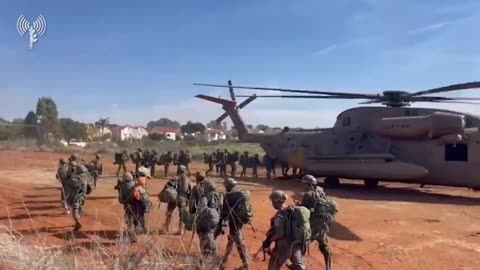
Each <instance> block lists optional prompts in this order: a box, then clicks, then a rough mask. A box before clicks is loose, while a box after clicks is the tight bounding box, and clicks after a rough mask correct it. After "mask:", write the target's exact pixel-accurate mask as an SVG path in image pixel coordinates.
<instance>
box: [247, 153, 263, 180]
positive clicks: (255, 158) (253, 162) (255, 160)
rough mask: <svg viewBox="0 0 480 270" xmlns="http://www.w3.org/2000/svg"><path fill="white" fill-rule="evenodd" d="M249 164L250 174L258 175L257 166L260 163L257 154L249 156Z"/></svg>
mask: <svg viewBox="0 0 480 270" xmlns="http://www.w3.org/2000/svg"><path fill="white" fill-rule="evenodd" d="M249 163H250V166H252V176H253V177H255V178H257V177H258V166H260V165H261V162H260V159H259V158H258V154H255V156H253V157H251V158H250V161H249Z"/></svg>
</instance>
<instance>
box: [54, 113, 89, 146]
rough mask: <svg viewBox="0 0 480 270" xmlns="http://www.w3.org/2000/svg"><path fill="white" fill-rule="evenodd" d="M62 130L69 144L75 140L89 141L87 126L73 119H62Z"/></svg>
mask: <svg viewBox="0 0 480 270" xmlns="http://www.w3.org/2000/svg"><path fill="white" fill-rule="evenodd" d="M60 130H61V133H62V135H63V137H64V138H65V140H67V141H68V142H70V141H72V140H73V139H77V140H86V139H87V137H88V136H87V125H85V124H83V123H80V122H77V121H74V120H72V119H71V118H61V119H60Z"/></svg>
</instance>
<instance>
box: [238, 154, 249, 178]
mask: <svg viewBox="0 0 480 270" xmlns="http://www.w3.org/2000/svg"><path fill="white" fill-rule="evenodd" d="M248 161H249V157H248V152H244V153H243V155H241V156H240V162H239V164H240V166H242V172H241V173H240V177H246V176H247V168H248Z"/></svg>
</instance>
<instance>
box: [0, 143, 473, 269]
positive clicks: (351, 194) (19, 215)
mask: <svg viewBox="0 0 480 270" xmlns="http://www.w3.org/2000/svg"><path fill="white" fill-rule="evenodd" d="M61 157H66V155H65V154H58V153H40V152H15V151H0V202H1V208H0V225H4V226H6V227H8V228H11V229H13V230H16V231H19V232H21V233H22V234H23V235H24V237H25V239H26V240H27V241H29V242H30V243H35V244H36V245H40V244H41V245H47V246H63V245H65V244H66V243H67V242H68V243H69V244H72V243H77V244H79V245H81V246H83V247H88V246H89V241H93V240H92V239H95V241H96V242H98V243H101V244H102V245H103V246H104V247H108V246H111V245H113V244H114V239H115V237H116V235H117V234H118V232H119V231H120V230H121V227H122V224H121V223H122V222H121V218H122V207H121V206H120V204H119V203H118V201H117V193H116V190H114V189H113V187H114V185H115V183H116V178H115V177H114V174H115V172H116V168H115V167H114V166H113V164H112V157H106V158H105V160H104V176H103V177H102V178H100V179H99V184H98V186H97V189H96V190H94V191H93V192H92V194H90V195H89V196H88V197H87V202H86V204H85V216H84V217H83V222H82V223H83V228H82V231H83V233H84V234H86V235H88V237H84V238H83V239H82V238H77V239H68V238H67V236H68V235H69V234H70V232H71V230H72V225H73V222H72V220H71V217H70V216H69V215H66V214H65V213H64V211H63V209H62V207H61V203H60V189H59V188H58V187H59V185H58V183H57V182H56V181H55V172H56V167H57V162H58V159H59V158H61ZM83 158H84V159H85V160H90V159H91V158H93V156H92V157H90V156H83ZM192 167H193V168H192V169H193V171H195V170H199V169H206V166H205V165H204V164H201V163H195V164H193V166H192ZM131 168H132V164H129V169H131ZM172 171H173V170H172ZM160 175H163V170H162V168H161V167H158V169H157V176H160ZM261 177H262V178H259V179H250V178H247V179H239V180H240V182H241V186H242V187H243V188H246V189H248V190H250V191H251V193H252V203H253V206H254V209H255V216H254V221H253V225H254V226H255V229H256V235H255V234H254V233H253V232H252V230H250V228H248V227H247V228H245V229H244V236H245V240H246V243H247V247H248V249H249V253H250V254H253V253H255V252H256V251H257V250H258V248H259V247H260V245H261V243H262V241H263V240H264V236H265V232H266V231H267V229H268V226H269V221H270V217H272V215H273V214H274V209H273V208H272V207H271V205H270V202H269V200H268V194H269V193H270V192H271V190H272V189H282V190H285V191H287V192H288V193H289V195H290V198H289V203H291V204H293V200H292V199H297V200H298V199H300V198H301V191H302V190H301V189H302V186H301V185H300V184H298V183H297V182H295V181H286V180H265V179H264V178H263V175H261ZM217 180H218V181H217V184H218V186H219V189H220V190H221V191H223V187H222V186H221V185H220V181H221V180H220V179H217ZM346 182H347V183H346V184H344V185H343V186H342V188H340V189H336V190H327V195H328V196H330V197H332V198H333V199H335V201H336V202H337V204H338V205H339V208H340V212H339V213H338V214H337V222H336V224H335V225H334V226H333V228H332V230H331V233H330V235H329V241H330V242H329V243H330V248H331V250H332V252H333V262H334V263H333V266H334V267H333V268H334V269H388V270H390V269H416V270H418V269H437V270H440V269H448V270H452V269H465V270H466V269H480V193H475V192H473V191H470V190H467V189H459V188H447V187H430V186H427V187H425V188H423V189H420V188H419V187H418V186H413V185H405V184H382V185H381V186H380V187H378V188H376V189H367V188H365V187H364V186H363V185H361V184H360V182H358V184H357V183H356V182H353V181H346ZM164 183H165V179H164V178H154V179H152V180H150V182H149V183H148V190H149V193H150V194H151V199H152V201H153V202H154V204H155V205H157V198H156V194H158V192H159V191H160V189H161V188H162V187H163V184H164ZM165 209H166V206H165V205H162V206H161V207H160V209H157V208H156V207H155V209H154V210H153V211H152V213H151V214H150V216H149V226H150V230H151V231H158V230H159V229H161V225H162V224H163V222H164V213H165ZM174 215H175V218H176V219H175V220H174V221H173V224H172V225H176V224H178V214H177V212H176V211H175V214H174ZM172 228H173V231H176V226H172ZM155 237H158V241H162V243H163V245H164V246H166V248H167V249H168V250H169V251H170V252H173V253H182V252H184V249H183V247H182V245H181V243H182V242H181V241H180V240H181V239H180V237H179V236H173V235H167V236H155ZM190 237H191V233H190V232H188V233H186V235H185V237H184V239H183V243H184V246H188V243H189V242H190ZM226 241H227V240H226V236H220V237H219V239H218V241H217V244H218V246H219V249H220V252H221V253H222V254H223V251H224V249H225V245H226ZM194 243H195V244H196V239H195V241H194ZM190 253H198V251H197V248H196V247H195V246H194V247H193V248H191V251H190ZM309 253H310V254H309V255H307V256H306V261H307V265H308V269H323V268H324V264H323V257H322V256H321V254H320V252H319V250H318V247H317V244H316V243H314V244H312V245H311V246H310V252H309ZM267 259H268V258H267ZM238 266H240V260H239V258H238V254H237V252H236V250H234V254H233V256H231V260H230V264H229V267H228V269H233V268H234V267H238ZM252 269H266V262H262V255H261V254H260V255H259V256H258V258H257V259H256V260H255V261H253V267H252Z"/></svg>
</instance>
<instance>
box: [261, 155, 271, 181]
mask: <svg viewBox="0 0 480 270" xmlns="http://www.w3.org/2000/svg"><path fill="white" fill-rule="evenodd" d="M262 161H263V162H262V163H263V166H265V169H266V170H267V178H268V179H270V178H271V174H272V170H273V159H272V158H271V157H270V156H269V155H268V154H265V155H264V156H263V159H262Z"/></svg>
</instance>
